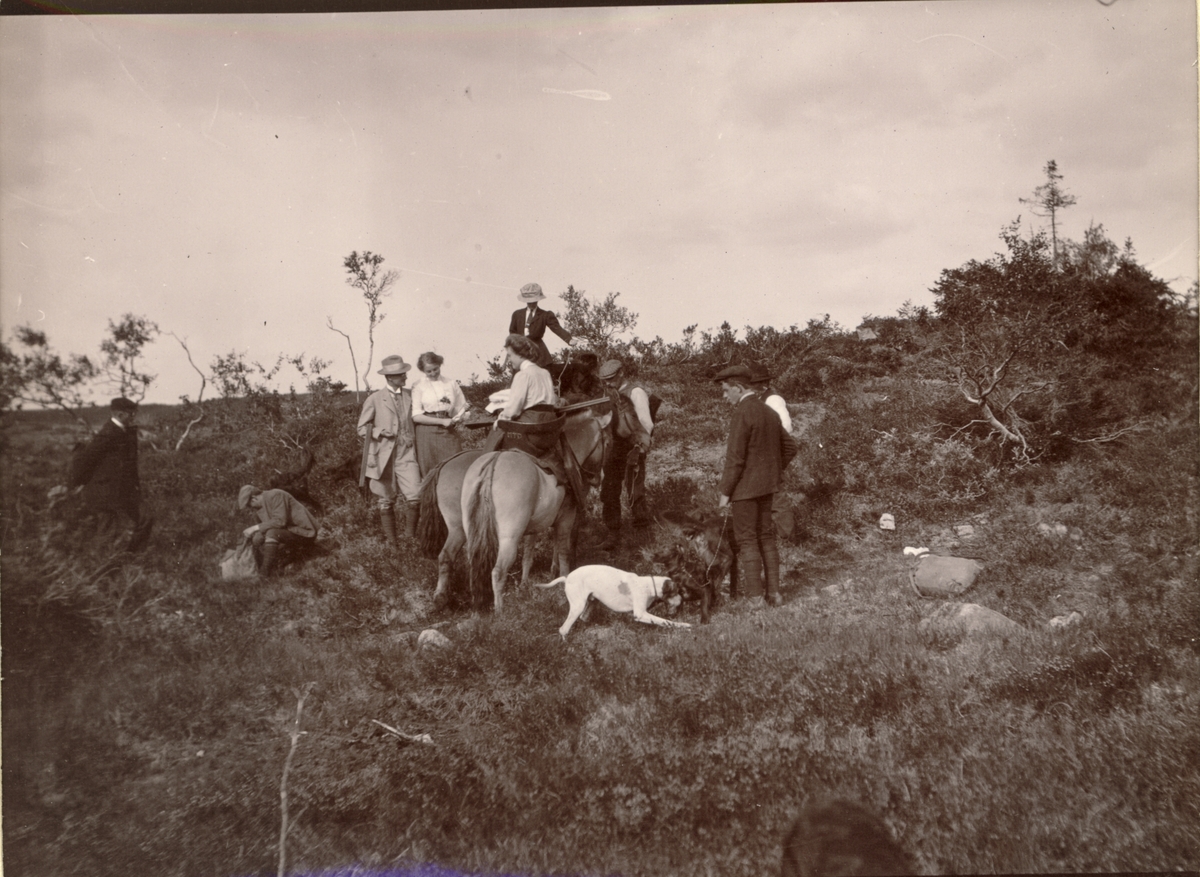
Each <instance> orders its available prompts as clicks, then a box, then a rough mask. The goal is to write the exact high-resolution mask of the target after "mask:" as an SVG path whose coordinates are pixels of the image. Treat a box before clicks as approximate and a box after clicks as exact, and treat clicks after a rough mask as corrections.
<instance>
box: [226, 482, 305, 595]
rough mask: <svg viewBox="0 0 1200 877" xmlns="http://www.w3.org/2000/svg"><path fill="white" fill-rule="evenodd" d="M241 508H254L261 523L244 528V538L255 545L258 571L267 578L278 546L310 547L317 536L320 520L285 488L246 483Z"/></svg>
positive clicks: (242, 493)
mask: <svg viewBox="0 0 1200 877" xmlns="http://www.w3.org/2000/svg"><path fill="white" fill-rule="evenodd" d="M237 504H238V508H239V509H242V510H245V509H247V508H249V509H253V511H254V512H255V514H257V515H258V523H257V524H251V525H250V526H249V527H247V528H246V529H245V530H243V531H242V539H249V540H251V542H252V543H253V545H254V554H255V558H256V560H257V561H258V574H259V575H260V576H262V577H263V578H268V577H270V575H271V572H272V570H274V568H275V562H276V561H277V560H278V555H279V546H280V545H288V546H291V547H292V548H293V549H302V548H308V547H310V546H311V545H312V544H313V543H314V542H315V541H316V539H317V530H318V529H319V528H320V524H318V523H317V520H316V519H315V518H314V517H313V516H312V513H311V512H310V511H309V510H308V509H306V508H305V507H304V505H303V504H302V503H301V502H300V501H299V500H298V499H296V498H295V497H294V496H292V495H291V494H290V493H288V492H287V491H286V490H261V489H259V488H257V487H255V486H254V485H253V484H243V485H242V487H241V489H240V490H239V491H238V500H237Z"/></svg>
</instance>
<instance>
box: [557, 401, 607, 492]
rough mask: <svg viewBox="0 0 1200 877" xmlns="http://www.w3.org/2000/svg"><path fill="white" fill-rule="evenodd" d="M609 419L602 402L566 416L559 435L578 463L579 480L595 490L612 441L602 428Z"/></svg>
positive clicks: (604, 427) (605, 403)
mask: <svg viewBox="0 0 1200 877" xmlns="http://www.w3.org/2000/svg"><path fill="white" fill-rule="evenodd" d="M610 420H612V408H611V405H608V404H607V400H604V403H603V404H598V405H595V406H590V407H585V408H580V409H577V410H575V411H571V412H569V413H568V414H567V415H566V422H565V423H564V424H563V433H564V434H565V435H566V437H567V444H569V445H570V446H571V451H572V452H573V453H574V454H575V459H576V460H578V461H579V468H580V470H581V471H582V472H583V480H584V481H585V482H586V483H587V485H588V486H589V487H598V486H599V484H600V474H601V471H602V470H603V468H604V461H605V460H606V459H607V458H608V448H609V444H610V443H611V441H612V439H611V437H610V436H609V430H608V429H607V428H606V427H607V426H608V424H609V421H610Z"/></svg>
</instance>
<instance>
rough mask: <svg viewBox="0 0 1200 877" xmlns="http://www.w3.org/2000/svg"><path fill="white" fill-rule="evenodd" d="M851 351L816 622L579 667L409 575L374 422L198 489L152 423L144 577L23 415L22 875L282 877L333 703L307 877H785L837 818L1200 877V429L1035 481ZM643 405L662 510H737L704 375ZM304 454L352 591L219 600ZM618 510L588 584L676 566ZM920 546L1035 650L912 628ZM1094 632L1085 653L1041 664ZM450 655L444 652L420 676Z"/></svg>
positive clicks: (244, 429) (791, 477) (809, 600)
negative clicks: (649, 417) (425, 874)
mask: <svg viewBox="0 0 1200 877" xmlns="http://www.w3.org/2000/svg"><path fill="white" fill-rule="evenodd" d="M837 343H838V344H840V345H843V346H844V347H845V350H843V351H842V353H843V354H844V355H841V356H835V355H833V353H830V355H828V356H823V357H822V358H821V360H820V363H819V364H818V365H814V364H813V363H812V361H811V360H806V361H801V360H797V361H796V363H795V365H794V366H793V367H792V368H791V370H790V371H788V372H786V382H784V383H782V384H781V389H782V390H783V391H784V394H785V396H786V397H787V398H788V399H789V401H793V402H794V404H793V405H792V411H793V414H794V415H795V420H796V424H797V426H796V433H797V435H798V437H799V439H800V441H801V444H802V453H801V456H800V458H799V459H798V460H797V461H796V463H795V464H794V465H793V467H792V468H791V469H790V470H789V472H788V474H787V481H786V485H785V486H786V489H787V492H788V494H789V496H790V497H791V498H792V500H793V503H794V507H795V511H796V516H797V522H798V526H797V532H796V534H795V536H794V537H793V538H792V539H791V540H790V541H788V542H787V543H786V544H785V545H784V551H783V559H784V582H783V585H784V588H783V590H784V599H785V605H784V606H783V607H782V608H779V609H774V610H772V609H765V608H762V607H761V606H759V605H754V604H751V603H749V602H747V601H742V602H738V603H733V604H730V603H724V604H723V605H722V606H721V607H720V608H719V609H718V610H717V611H716V613H715V614H714V617H713V621H712V623H711V624H709V625H706V626H701V625H699V623H698V622H699V611H698V607H697V606H696V605H694V604H685V605H684V607H683V608H682V609H681V611H680V614H679V615H678V616H677V617H678V618H680V619H682V620H687V621H691V622H693V623H694V626H693V627H692V628H691V629H690V630H661V629H653V628H650V627H648V626H644V625H638V624H634V623H632V622H631V621H630V620H629V618H628V617H625V616H615V615H612V614H610V613H607V612H605V611H604V610H602V609H598V610H596V611H594V612H593V614H592V617H591V619H590V620H589V621H588V622H581V623H580V624H578V625H576V628H575V630H574V631H573V632H572V634H571V636H570V638H569V640H568V641H567V642H566V643H563V642H562V641H561V640H560V639H559V637H558V634H557V628H558V626H559V625H560V624H561V623H562V620H563V617H564V616H565V614H566V601H565V599H564V598H563V596H562V594H561V592H556V591H542V590H539V589H528V590H523V589H520V588H519V587H517V584H516V582H515V579H514V580H512V581H510V584H509V589H508V591H507V595H506V602H505V613H504V615H503V616H501V617H493V616H491V615H484V616H472V615H470V614H467V613H464V612H446V613H441V614H439V613H435V612H434V611H433V610H432V608H431V601H430V595H431V592H432V587H433V582H434V578H435V565H434V562H433V561H431V560H429V559H427V558H424V557H421V556H419V555H418V554H417V553H416V551H415V550H414V549H413V548H412V547H411V546H405V547H403V548H402V550H401V551H400V552H399V553H398V554H397V553H393V552H391V551H389V550H388V549H387V548H386V547H385V545H384V543H383V542H382V541H381V540H380V539H379V537H378V535H377V530H378V527H377V522H376V520H375V519H374V517H373V515H372V511H371V504H370V502H369V501H368V500H366V499H365V498H363V497H362V495H361V494H360V493H359V492H358V490H357V488H356V487H355V486H354V484H353V483H352V482H351V481H350V480H349V479H347V478H346V477H345V475H344V473H343V472H339V471H338V466H339V464H341V463H344V462H345V461H346V460H347V459H348V458H349V459H354V457H355V454H356V447H357V446H356V443H355V439H354V436H353V420H354V416H355V412H356V408H357V406H356V404H355V402H354V400H353V397H352V394H345V393H342V394H329V393H318V394H315V395H314V396H311V397H297V398H293V399H289V398H287V397H275V398H274V399H271V398H263V399H257V400H247V401H242V402H230V403H223V404H221V405H215V406H213V407H212V408H211V409H210V413H209V414H208V416H207V417H206V420H205V421H204V422H202V423H201V424H200V425H199V426H198V427H197V429H195V430H194V431H193V434H192V436H191V437H190V438H189V439H188V441H186V442H185V443H184V445H183V447H182V448H181V449H180V450H179V451H178V452H176V451H175V450H174V449H173V448H174V442H175V440H176V439H177V437H178V435H179V434H180V432H181V423H180V420H179V418H180V416H181V415H180V414H179V412H176V411H174V410H173V409H170V408H163V409H160V410H157V411H152V412H147V413H146V414H145V417H144V418H143V419H144V420H146V421H148V424H147V425H148V426H149V428H150V430H149V434H148V436H147V440H146V441H144V442H143V445H142V458H141V466H142V482H143V489H144V491H145V494H146V496H147V498H148V503H149V505H150V507H151V508H152V510H153V511H154V513H155V515H156V517H157V527H156V530H155V533H154V536H153V538H152V541H151V546H150V548H149V550H148V551H146V552H145V553H144V554H141V555H138V556H137V557H132V558H130V557H116V558H113V557H112V546H111V545H103V544H94V543H93V542H89V541H88V540H87V539H85V538H83V537H81V536H80V535H79V534H78V533H77V532H75V531H72V530H71V529H70V528H69V526H68V525H69V521H70V509H66V510H63V509H61V508H60V509H56V510H55V511H53V512H50V511H47V509H46V500H45V496H46V492H47V490H49V488H50V487H51V486H53V485H54V484H56V483H58V481H60V480H61V478H62V475H63V472H64V469H65V462H66V453H67V451H68V450H69V448H70V446H71V444H72V443H73V441H74V440H75V439H76V437H77V436H76V434H75V433H74V432H73V427H71V425H70V423H69V421H67V420H61V421H60V420H55V419H54V418H51V417H50V416H49V415H41V414H34V413H31V414H15V415H7V416H6V420H7V424H6V428H5V436H6V438H5V441H6V445H5V448H4V457H5V459H4V463H5V465H4V467H3V513H4V532H3V589H2V595H3V605H2V612H3V645H4V650H3V661H4V666H3V677H4V686H3V720H4V721H3V735H4V737H3V747H4V754H5V758H4V775H3V779H4V786H3V788H4V802H3V803H4V851H5V866H6V868H7V869H8V870H9V872H10V873H12V874H14V875H22V874H63V875H66V874H89V875H128V874H161V875H173V874H179V875H193V874H196V875H200V874H204V875H207V874H213V875H218V874H220V875H231V874H266V873H274V872H275V869H276V867H277V863H278V857H279V829H280V782H281V775H282V771H283V768H284V763H285V759H286V758H287V756H288V752H289V747H290V746H291V742H292V741H291V737H290V736H289V732H290V731H291V730H293V727H294V723H295V719H296V714H297V704H298V698H299V697H300V696H301V695H302V694H303V693H304V692H308V693H307V697H306V699H305V700H304V708H303V713H302V716H301V720H300V730H302V731H303V732H304V734H303V736H301V737H299V738H298V742H297V743H296V747H295V752H294V754H293V760H292V764H291V770H290V773H289V776H288V784H287V791H288V793H289V801H288V804H289V813H290V817H291V822H292V827H291V831H290V834H289V836H288V839H287V844H286V853H287V863H288V870H289V871H290V872H293V873H298V872H309V873H311V872H314V871H319V870H321V869H332V868H336V867H341V866H348V865H350V864H353V863H359V864H361V865H364V866H371V867H375V868H380V869H384V868H398V867H400V866H402V865H404V864H406V863H412V862H437V863H441V864H443V865H445V866H446V867H449V868H454V869H458V870H462V871H473V872H489V873H505V874H530V875H534V874H589V875H624V877H642V875H646V877H649V875H655V877H668V875H680V877H692V875H698V874H705V875H722V877H726V875H727V877H741V875H745V877H750V875H760V874H763V873H770V872H772V871H773V870H775V869H776V868H777V867H778V863H779V847H780V842H781V839H782V837H783V833H784V831H785V829H786V827H787V825H788V823H789V822H790V820H791V819H792V818H793V817H794V815H795V814H796V812H797V810H798V809H799V806H800V804H801V802H802V801H803V800H805V799H806V798H808V797H810V796H817V795H832V796H838V797H844V798H849V799H851V800H854V801H858V802H861V803H863V804H865V805H866V806H868V807H869V808H870V809H872V810H873V811H875V812H877V813H878V814H880V815H881V816H882V817H883V818H884V820H885V821H886V823H887V824H888V826H889V828H890V829H891V830H892V832H893V834H894V835H895V836H896V837H897V838H898V839H899V840H900V841H901V843H902V844H903V845H904V846H905V847H906V848H907V849H909V850H910V851H911V852H912V854H913V856H914V858H915V859H916V861H917V863H918V866H919V868H920V870H921V871H922V872H924V873H947V872H956V873H980V872H1012V871H1020V872H1056V871H1107V870H1121V871H1130V870H1137V871H1144V870H1155V871H1158V870H1161V871H1169V870H1174V869H1192V870H1194V869H1197V868H1200V645H1198V641H1197V631H1198V629H1200V594H1198V593H1197V584H1196V583H1197V575H1196V573H1197V568H1196V567H1197V561H1196V548H1197V539H1196V535H1197V521H1196V509H1197V502H1196V500H1197V495H1196V490H1197V484H1198V480H1197V473H1196V461H1197V455H1196V450H1197V429H1196V419H1195V417H1194V416H1193V415H1194V411H1195V401H1194V398H1190V397H1188V396H1186V395H1180V396H1179V397H1177V399H1176V400H1175V401H1174V403H1173V405H1174V413H1173V414H1158V415H1155V416H1157V418H1158V419H1157V420H1155V421H1154V428H1152V429H1150V428H1147V429H1142V430H1139V431H1136V432H1131V433H1128V434H1127V435H1125V436H1123V437H1121V438H1119V439H1114V440H1111V441H1104V442H1091V443H1083V442H1081V443H1078V447H1074V448H1072V449H1071V451H1072V453H1070V454H1069V455H1067V454H1065V453H1063V454H1059V455H1058V456H1057V457H1055V456H1054V455H1047V457H1046V459H1045V460H1043V461H1035V462H1032V463H1029V464H1027V465H1022V466H1008V465H1005V464H1004V463H1003V461H1001V460H1000V459H999V458H998V457H997V456H996V455H995V454H991V455H989V454H990V452H989V451H988V448H987V446H986V445H985V444H982V443H979V444H972V443H969V442H967V441H966V440H965V439H964V438H962V437H959V438H957V439H956V438H953V437H947V435H946V434H942V435H938V436H934V435H933V434H932V433H931V432H929V431H928V430H927V429H924V428H923V427H920V424H921V423H936V422H938V421H940V420H946V421H947V422H950V418H952V417H955V416H958V414H960V413H961V412H958V411H956V410H955V409H954V405H955V404H956V403H955V402H954V396H955V394H954V393H952V392H951V389H952V388H947V387H944V386H942V385H940V384H939V383H938V382H937V381H936V380H932V379H928V380H927V379H924V378H921V376H920V375H919V374H918V373H915V372H917V371H919V364H915V363H912V362H910V360H909V359H907V358H906V355H902V353H898V352H897V351H896V349H895V348H888V347H883V346H879V347H875V348H867V347H865V346H862V347H855V346H854V344H853V343H852V342H851V341H842V340H838V341H837ZM905 363H908V365H905ZM902 368H905V369H910V370H909V371H904V372H903V373H902V372H901V369H902ZM641 377H642V379H643V380H644V381H645V382H646V383H647V384H649V385H650V386H652V387H653V388H654V389H655V390H656V391H657V392H658V393H659V394H660V395H662V396H663V397H664V398H665V399H667V400H668V402H669V403H670V405H669V409H668V410H669V414H668V415H667V417H666V419H665V420H664V421H663V423H662V425H661V427H660V429H659V430H658V431H657V433H656V444H655V447H654V449H653V450H652V451H651V454H650V459H649V477H648V486H649V494H650V500H651V504H652V507H653V508H654V509H655V510H656V511H660V512H661V511H666V510H669V509H674V510H711V509H714V508H715V506H716V500H717V495H716V490H715V486H716V481H717V478H718V475H719V469H720V463H721V459H722V454H723V440H724V435H725V429H726V423H727V419H728V409H727V407H726V406H725V405H724V403H723V402H722V401H721V399H720V398H719V394H718V392H717V390H716V389H715V388H714V386H713V385H712V384H711V383H708V382H707V381H706V380H705V374H704V372H703V369H701V368H699V366H698V365H697V364H695V363H685V364H683V365H673V366H665V365H663V366H655V367H651V366H647V367H645V368H644V369H643V374H642V376H641ZM483 389H486V388H474V389H471V390H469V392H468V395H469V396H471V397H472V398H475V397H478V396H479V395H480V393H481V392H482V390H483ZM1167 407H1168V408H1170V407H1171V406H1167ZM957 422H961V421H954V422H952V425H953V423H957ZM151 442H153V443H152V444H151ZM300 444H305V445H308V446H313V447H316V449H317V451H318V454H317V455H318V464H317V469H316V470H315V471H314V473H313V474H312V475H311V478H310V485H311V487H312V490H313V493H314V495H316V496H317V497H318V498H319V499H320V501H321V504H322V506H323V509H324V512H325V517H324V524H323V529H322V534H321V544H322V546H323V548H324V550H323V552H322V554H321V556H319V557H316V558H314V559H312V560H310V561H308V562H306V563H304V564H303V565H300V566H289V567H285V568H284V570H283V573H282V574H281V575H280V576H278V577H277V578H274V579H271V580H267V581H249V582H225V581H222V580H221V579H220V577H219V575H218V573H217V561H218V560H219V559H220V556H221V553H222V551H223V550H224V549H226V548H228V547H232V545H233V544H234V542H235V540H236V537H237V535H238V533H239V532H240V530H241V529H242V528H243V527H245V526H246V525H247V524H248V523H249V522H250V518H249V517H248V516H247V515H246V514H245V513H241V514H239V513H238V512H237V511H236V510H235V507H234V497H235V495H236V491H237V487H238V485H239V484H241V483H243V482H245V481H257V482H259V483H262V482H263V481H265V480H266V479H268V478H269V477H270V475H271V474H272V470H274V469H285V468H287V467H288V466H290V465H294V463H295V462H296V460H297V458H298V455H299V452H298V451H297V446H298V445H300ZM590 512H591V513H590V514H589V516H588V518H587V521H586V522H585V524H584V528H583V537H582V546H581V549H580V553H579V558H578V560H579V562H580V563H588V562H608V563H612V564H613V565H615V566H619V567H623V568H627V569H634V570H637V571H640V572H650V571H651V570H650V568H648V567H647V566H646V561H645V560H644V559H643V553H642V549H643V548H647V547H654V546H656V545H658V544H660V543H661V542H662V540H664V539H666V538H667V537H666V535H665V534H664V533H662V532H660V531H659V530H657V529H656V528H652V529H650V530H646V531H642V532H632V531H627V533H626V535H627V539H626V542H625V544H624V545H623V546H622V547H621V548H619V549H618V550H616V551H615V552H612V553H604V552H600V551H599V550H598V549H597V548H596V547H595V546H596V544H597V541H598V536H599V533H598V532H597V531H598V530H599V508H598V504H594V505H593V508H592V509H591V510H590ZM884 512H889V513H892V514H893V515H894V516H895V518H896V521H897V529H896V530H895V531H884V530H881V529H880V528H879V526H878V520H879V517H880V515H881V514H883V513H884ZM1060 524H1061V525H1062V527H1061V528H1060V527H1057V525H1060ZM967 525H969V528H970V530H967V529H965V527H966V526H967ZM1039 525H1046V526H1043V527H1039ZM905 546H928V547H930V548H933V549H935V550H938V551H942V552H945V553H957V554H962V555H966V556H972V557H976V558H979V559H980V560H981V561H982V562H983V564H984V567H985V571H984V573H983V575H982V576H981V578H980V579H979V581H978V583H977V584H976V586H975V588H974V589H973V590H972V591H971V592H969V593H968V594H966V595H964V597H963V598H961V599H962V600H964V601H970V602H975V603H979V604H982V605H984V606H986V607H988V608H991V609H994V610H996V611H999V612H1002V613H1004V614H1005V615H1007V616H1008V617H1009V618H1011V619H1013V620H1014V621H1016V622H1018V623H1019V624H1020V625H1021V627H1022V631H1021V632H1020V633H1017V634H1013V635H1010V636H1007V637H999V636H973V637H968V636H965V635H962V634H955V633H953V632H950V633H936V634H931V633H929V632H926V631H923V630H922V629H920V628H919V625H920V622H921V621H922V620H923V619H924V618H926V617H928V616H929V615H931V614H932V612H933V611H934V610H935V609H936V608H937V606H938V605H939V604H940V603H941V601H936V600H925V599H921V598H919V597H917V596H916V595H915V594H914V593H913V590H912V589H911V587H910V585H909V581H908V566H907V563H908V561H907V560H906V559H905V557H904V555H903V553H902V550H903V548H904V547H905ZM546 554H547V552H546V551H544V550H543V551H542V552H541V554H540V555H539V559H538V563H537V565H536V566H535V578H538V579H539V580H542V581H545V580H546V578H548V576H549V572H548V557H547V556H546ZM659 611H661V610H659ZM1071 611H1078V612H1080V613H1081V614H1082V617H1083V620H1082V622H1081V623H1079V624H1076V625H1074V626H1071V627H1069V628H1066V629H1063V630H1059V631H1051V630H1050V629H1048V627H1047V623H1048V621H1049V620H1050V619H1051V618H1053V617H1056V616H1060V615H1064V614H1067V613H1069V612H1071ZM431 626H436V627H437V629H438V630H439V631H440V632H441V633H443V634H444V635H445V636H446V637H447V638H448V639H449V640H450V643H451V645H450V646H449V647H448V648H421V647H418V646H417V644H416V637H417V634H418V633H419V632H420V631H421V630H424V629H426V628H429V627H431ZM372 720H377V721H379V722H383V723H386V724H387V725H390V726H392V727H394V728H397V729H399V730H401V731H403V732H405V733H407V734H412V735H417V734H428V735H429V736H430V738H431V739H432V741H433V745H426V744H421V743H412V744H405V743H401V742H399V741H397V740H396V739H395V738H393V737H391V736H389V735H388V734H387V733H385V732H382V731H381V730H380V729H379V727H378V726H377V725H375V724H374V723H373V721H372Z"/></svg>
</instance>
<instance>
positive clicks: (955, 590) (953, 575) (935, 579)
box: [909, 554, 983, 597]
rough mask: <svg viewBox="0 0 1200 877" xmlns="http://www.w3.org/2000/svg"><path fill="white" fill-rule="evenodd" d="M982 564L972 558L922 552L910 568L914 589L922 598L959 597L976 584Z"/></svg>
mask: <svg viewBox="0 0 1200 877" xmlns="http://www.w3.org/2000/svg"><path fill="white" fill-rule="evenodd" d="M981 572H983V564H982V563H980V562H979V561H978V560H973V559H971V558H969V557H949V556H947V555H943V554H923V555H921V556H920V557H919V558H918V559H917V562H916V563H915V564H913V565H912V566H911V567H910V568H909V577H910V581H911V582H912V586H913V589H914V590H915V591H916V592H917V594H919V595H920V596H922V597H957V596H958V595H959V594H962V593H964V592H966V591H968V590H970V588H971V587H972V586H973V585H974V584H975V579H976V578H977V577H978V576H979V574H980V573H981Z"/></svg>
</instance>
